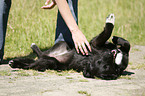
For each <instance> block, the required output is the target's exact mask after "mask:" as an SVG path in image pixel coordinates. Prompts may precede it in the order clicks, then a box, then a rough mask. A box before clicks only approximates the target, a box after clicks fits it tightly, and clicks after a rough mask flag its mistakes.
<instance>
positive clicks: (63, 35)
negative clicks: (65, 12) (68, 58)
mask: <svg viewBox="0 0 145 96" xmlns="http://www.w3.org/2000/svg"><path fill="white" fill-rule="evenodd" d="M67 1H68V4H69V7H70V10H71V12H72V15H73V17H74V19H75V20H76V22H77V23H78V0H67ZM59 41H66V42H67V44H68V45H69V46H70V48H73V47H74V42H73V40H72V35H71V32H70V30H69V29H68V27H67V25H66V24H65V22H64V20H63V18H62V17H61V14H60V12H59V11H58V15H57V25H56V34H55V43H57V42H59Z"/></svg>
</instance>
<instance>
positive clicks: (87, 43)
mask: <svg viewBox="0 0 145 96" xmlns="http://www.w3.org/2000/svg"><path fill="white" fill-rule="evenodd" d="M85 44H86V45H87V47H88V49H89V51H90V52H92V50H91V46H90V44H89V42H88V41H86V42H85Z"/></svg>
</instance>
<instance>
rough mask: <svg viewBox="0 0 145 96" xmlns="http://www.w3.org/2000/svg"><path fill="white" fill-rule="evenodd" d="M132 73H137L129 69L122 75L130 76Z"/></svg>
mask: <svg viewBox="0 0 145 96" xmlns="http://www.w3.org/2000/svg"><path fill="white" fill-rule="evenodd" d="M132 74H135V73H134V72H129V71H124V72H123V73H122V76H127V75H128V76H130V75H132Z"/></svg>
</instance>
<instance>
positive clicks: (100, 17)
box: [4, 0, 145, 59]
mask: <svg viewBox="0 0 145 96" xmlns="http://www.w3.org/2000/svg"><path fill="white" fill-rule="evenodd" d="M44 3H45V1H41V0H27V1H26V0H15V1H13V3H12V6H11V10H10V15H9V21H8V28H7V34H6V43H5V56H4V57H5V59H7V58H14V57H18V56H27V55H29V54H30V52H32V51H31V49H30V45H31V43H36V44H37V45H38V46H39V47H40V48H41V49H47V48H48V47H50V46H52V45H53V44H54V37H55V25H56V16H57V7H55V8H54V9H52V10H43V9H41V6H43V5H44ZM144 5H145V1H144V0H92V1H90V2H88V1H84V0H79V14H78V15H79V28H80V29H81V30H82V32H83V33H84V35H85V36H86V38H87V39H88V41H90V40H91V39H92V37H94V36H96V35H98V34H99V33H100V32H101V31H102V30H103V26H104V22H105V18H106V16H107V15H108V14H110V13H114V14H115V16H116V20H115V21H116V22H115V28H114V32H113V35H118V36H121V37H123V38H125V39H127V40H129V41H130V42H131V45H145V42H144V41H145V38H144V37H145V32H144V31H145V27H144V26H145V18H144V16H145V11H144V10H145V6H144Z"/></svg>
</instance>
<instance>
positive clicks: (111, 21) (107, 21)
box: [106, 14, 115, 25]
mask: <svg viewBox="0 0 145 96" xmlns="http://www.w3.org/2000/svg"><path fill="white" fill-rule="evenodd" d="M106 23H112V24H113V25H114V23H115V16H114V14H109V15H108V17H107V18H106Z"/></svg>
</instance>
